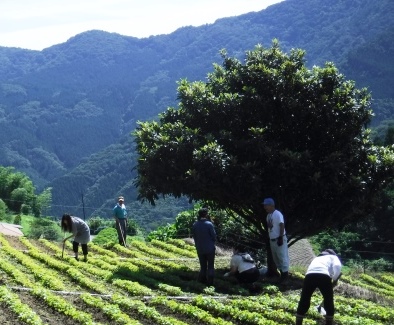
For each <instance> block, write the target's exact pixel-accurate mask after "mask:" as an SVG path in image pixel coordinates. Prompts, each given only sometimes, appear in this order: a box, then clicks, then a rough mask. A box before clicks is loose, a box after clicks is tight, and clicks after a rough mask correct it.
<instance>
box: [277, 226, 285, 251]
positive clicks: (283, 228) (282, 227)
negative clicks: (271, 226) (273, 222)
mask: <svg viewBox="0 0 394 325" xmlns="http://www.w3.org/2000/svg"><path fill="white" fill-rule="evenodd" d="M284 234H285V224H284V223H283V222H281V223H280V224H279V237H278V241H277V242H278V246H282V245H283V236H284Z"/></svg>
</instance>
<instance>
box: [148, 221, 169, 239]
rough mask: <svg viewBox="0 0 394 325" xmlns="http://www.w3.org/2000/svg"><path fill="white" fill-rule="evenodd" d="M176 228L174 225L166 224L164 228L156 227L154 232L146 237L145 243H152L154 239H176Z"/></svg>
mask: <svg viewBox="0 0 394 325" xmlns="http://www.w3.org/2000/svg"><path fill="white" fill-rule="evenodd" d="M176 234H177V232H176V228H175V225H174V224H167V225H165V226H161V227H158V228H157V229H156V230H153V231H151V232H150V233H149V234H148V236H147V237H146V240H147V241H152V240H154V239H156V240H161V241H167V240H168V239H171V238H177V236H176Z"/></svg>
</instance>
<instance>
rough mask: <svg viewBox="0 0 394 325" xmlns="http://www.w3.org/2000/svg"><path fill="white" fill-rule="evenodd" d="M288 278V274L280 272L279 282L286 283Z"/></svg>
mask: <svg viewBox="0 0 394 325" xmlns="http://www.w3.org/2000/svg"><path fill="white" fill-rule="evenodd" d="M288 276H289V272H282V273H281V275H280V280H279V282H280V283H283V284H285V283H286V282H287V278H288Z"/></svg>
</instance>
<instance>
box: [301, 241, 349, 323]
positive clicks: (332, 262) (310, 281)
mask: <svg viewBox="0 0 394 325" xmlns="http://www.w3.org/2000/svg"><path fill="white" fill-rule="evenodd" d="M341 269H342V264H341V261H340V260H339V258H338V256H337V254H336V253H335V251H334V250H332V249H330V248H329V249H326V250H324V251H323V252H321V253H320V254H319V255H318V256H317V257H315V258H314V259H313V260H312V262H311V263H310V264H309V267H308V269H307V271H306V275H305V279H304V285H303V287H302V292H301V298H300V301H299V303H298V308H297V316H296V325H302V321H303V318H304V316H305V314H306V312H307V311H308V309H309V307H310V304H311V297H312V294H313V292H314V291H315V290H316V288H319V290H320V292H321V294H322V295H323V299H324V308H325V310H326V325H332V324H333V319H334V289H333V287H334V286H335V285H336V283H337V281H338V279H339V277H340V275H341Z"/></svg>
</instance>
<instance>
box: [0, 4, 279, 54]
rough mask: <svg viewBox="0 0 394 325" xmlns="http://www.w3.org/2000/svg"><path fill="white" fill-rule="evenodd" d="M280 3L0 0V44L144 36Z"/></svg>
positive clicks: (35, 47) (36, 46) (34, 46)
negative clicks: (103, 34)
mask: <svg viewBox="0 0 394 325" xmlns="http://www.w3.org/2000/svg"><path fill="white" fill-rule="evenodd" d="M281 1H282V0H34V1H33V0H0V46H6V47H21V48H25V49H32V50H42V49H43V48H46V47H50V46H52V45H55V44H60V43H63V42H65V41H67V40H68V39H69V38H70V37H72V36H75V35H77V34H79V33H82V32H85V31H88V30H92V29H99V30H104V31H107V32H115V33H119V34H121V35H127V36H135V37H139V38H141V37H148V36H151V35H159V34H169V33H171V32H173V31H175V30H176V29H177V28H180V27H183V26H190V25H192V26H201V25H204V24H210V23H213V22H214V21H215V20H216V19H218V18H223V17H231V16H238V15H241V14H244V13H247V12H251V11H260V10H263V9H265V8H266V7H268V6H270V5H272V4H274V3H277V2H281Z"/></svg>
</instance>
